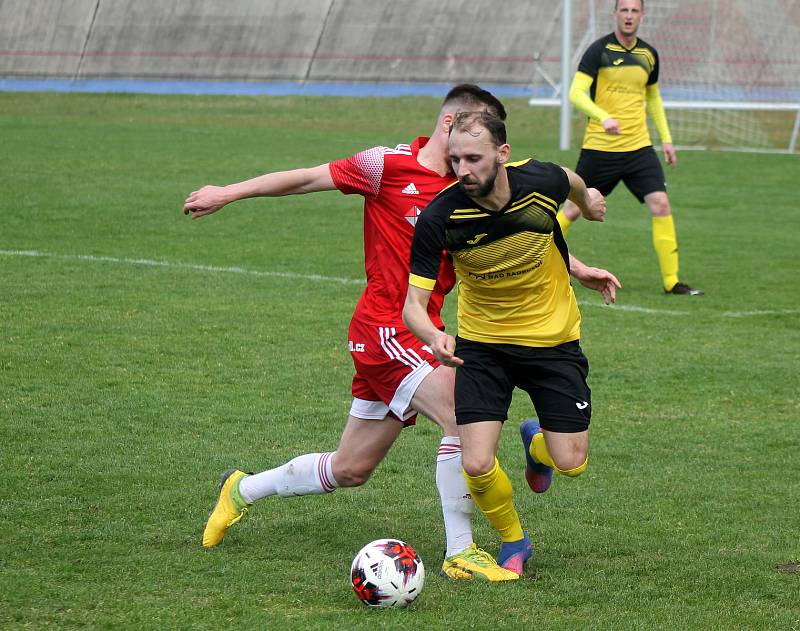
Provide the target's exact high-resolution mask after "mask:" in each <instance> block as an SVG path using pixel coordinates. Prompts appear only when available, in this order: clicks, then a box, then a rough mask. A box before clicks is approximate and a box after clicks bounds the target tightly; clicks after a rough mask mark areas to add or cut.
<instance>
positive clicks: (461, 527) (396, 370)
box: [183, 84, 607, 581]
mask: <svg viewBox="0 0 800 631" xmlns="http://www.w3.org/2000/svg"><path fill="white" fill-rule="evenodd" d="M476 110H484V111H488V112H490V113H492V114H495V115H497V116H499V117H500V118H501V119H505V115H506V114H505V108H504V107H503V105H502V103H501V102H500V101H499V100H498V99H497V98H495V97H494V96H493V95H492V94H490V93H489V92H487V91H485V90H482V89H481V88H479V87H478V86H475V85H471V84H461V85H457V86H455V87H454V88H453V89H452V90H450V92H449V93H448V94H447V96H446V97H445V99H444V101H443V103H442V107H441V109H440V111H439V115H438V117H437V120H436V126H435V128H434V130H433V133H432V134H431V137H430V138H417V139H416V140H414V141H413V142H412V143H411V144H410V145H398V146H397V147H395V148H394V149H390V148H388V147H382V146H379V147H373V148H371V149H367V150H365V151H362V152H359V153H357V154H355V155H354V156H351V157H349V158H345V159H342V160H337V161H334V162H330V163H327V164H322V165H319V166H316V167H312V168H303V169H294V170H291V171H282V172H276V173H267V174H265V175H262V176H259V177H256V178H253V179H251V180H247V181H244V182H239V183H237V184H232V185H229V186H223V187H219V186H204V187H203V188H201V189H200V190H198V191H194V192H192V193H191V194H190V195H189V197H188V198H187V199H186V202H185V204H184V209H183V210H184V213H185V214H190V215H191V216H192V218H193V219H196V218H199V217H203V216H205V215H209V214H211V213H214V212H216V211H218V210H220V209H221V208H222V207H224V206H225V205H227V204H229V203H231V202H234V201H237V200H241V199H246V198H250V197H279V196H284V195H298V194H305V193H314V192H318V191H329V190H339V191H341V192H342V193H344V194H359V195H361V196H363V197H364V263H365V271H366V275H367V286H366V288H365V290H364V292H363V294H362V295H361V298H360V299H359V301H358V304H357V306H356V309H355V312H354V314H353V317H352V319H351V322H350V329H349V335H348V340H349V342H348V346H349V349H350V353H351V356H352V359H353V363H354V365H355V375H354V377H353V383H352V394H353V403H352V406H351V408H350V414H349V416H348V419H347V423H346V425H345V428H344V431H343V432H342V435H341V438H340V441H339V445H338V447H337V449H336V451H334V452H324V453H308V454H303V455H301V456H298V457H296V458H294V459H292V460H290V461H289V462H287V463H285V464H283V465H281V466H279V467H276V468H274V469H270V470H267V471H263V472H261V473H258V474H255V475H252V474H246V473H244V472H243V471H240V470H231V471H227V472H225V473H224V474H223V476H222V480H221V482H220V486H219V497H218V500H217V503H216V505H215V507H214V509H213V511H212V513H211V515H210V516H209V519H208V522H207V523H206V527H205V531H204V532H203V546H204V547H207V548H211V547H214V546H216V545H218V544H219V543H221V542H222V539H223V538H224V536H225V533H226V532H227V529H228V528H229V527H230V526H232V525H233V524H235V523H237V522H238V521H239V520H240V519H242V517H244V515H245V513H246V512H247V510H248V508H249V506H250V505H251V504H252V503H253V502H255V501H256V500H259V499H262V498H265V497H269V496H275V495H277V496H279V497H290V496H297V495H311V494H321V493H330V492H331V491H333V490H334V489H336V488H338V487H352V486H360V485H362V484H364V483H365V482H366V481H367V480H368V479H369V477H370V475H371V474H372V472H373V471H374V470H375V468H376V467H377V466H378V464H379V463H380V462H381V460H383V458H384V457H385V456H386V454H387V453H388V451H389V449H390V448H391V446H392V444H393V443H394V441H395V440H396V439H397V437H398V436H399V434H400V431H401V430H402V428H403V427H404V426H405V425H409V424H413V423H414V421H415V418H416V415H417V413H418V412H420V413H422V414H423V415H424V416H427V417H428V418H430V419H431V420H432V421H434V422H435V423H436V424H437V425H439V426H440V428H441V429H442V435H443V437H442V439H441V443H440V445H439V450H438V454H437V459H436V486H437V488H438V491H439V495H440V498H441V503H442V512H443V515H444V525H445V535H446V552H445V560H444V562H443V564H442V574H443V575H445V576H447V577H449V578H451V579H461V580H471V579H473V578H480V579H484V580H489V581H507V580H515V579H517V578H519V574H517V573H515V572H513V571H509V570H507V569H505V568H501V567H500V566H498V565H497V563H496V561H495V560H494V559H493V558H492V557H491V555H489V554H488V553H486V552H485V551H483V550H481V549H480V548H478V547H477V546H476V545H475V543H474V542H473V539H472V528H471V517H472V513H473V510H474V504H473V502H472V498H471V496H470V493H469V490H468V488H467V485H466V481H465V480H464V477H463V474H462V460H461V443H460V440H459V437H458V428H457V426H456V423H455V414H454V402H453V390H454V383H455V379H454V371H453V369H452V368H451V367H448V366H443V365H440V364H439V362H438V361H437V360H436V358H435V357H434V356H433V354H432V353H431V350H430V348H429V347H427V346H426V345H423V344H422V343H421V342H419V341H418V340H417V339H416V337H415V336H414V335H412V334H411V333H410V332H409V331H408V329H407V328H406V326H405V324H404V323H403V318H402V311H403V304H404V302H405V297H406V292H407V289H408V276H409V260H410V254H411V241H412V238H413V234H414V226H415V224H416V219H417V216H418V215H419V213H420V212H421V211H422V209H423V208H424V207H425V206H426V205H427V204H428V202H430V201H431V200H432V199H433V198H434V197H435V195H436V194H437V193H438V192H439V191H441V190H442V189H443V188H445V187H446V186H448V185H450V184H452V183H453V182H455V181H456V178H455V176H454V175H453V172H452V170H451V167H450V162H449V158H448V134H449V130H450V125H451V123H452V121H453V118H454V117H455V115H456V114H457V113H458V112H462V111H476ZM586 269H588V270H590V272H589V273H590V274H591V273H597V274H601V275H602V274H607V272H605V270H597V269H595V268H586ZM581 282H584V284H585V281H584V280H582V281H581ZM454 283H455V274H454V271H453V269H452V266H451V265H450V264H449V262H448V261H447V259H445V258H444V257H443V258H442V262H441V264H440V268H439V275H438V278H437V281H436V284H435V287H434V289H433V290H432V294H431V298H430V302H429V303H428V314H429V316H430V318H431V321H432V322H434V324H436V326H438V327H441V328H444V324H443V322H442V320H441V317H440V314H439V312H440V310H441V307H442V303H443V301H444V296H445V294H446V293H447V292H448V291H449V290H450V289H451V288H452V287H453V285H454ZM601 285H602V286H604V285H603V283H602V282H601V279H600V277H599V276H598V284H597V286H596V287H595V288H598V289H599V288H600V286H601Z"/></svg>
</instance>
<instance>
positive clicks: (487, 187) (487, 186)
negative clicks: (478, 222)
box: [459, 164, 498, 199]
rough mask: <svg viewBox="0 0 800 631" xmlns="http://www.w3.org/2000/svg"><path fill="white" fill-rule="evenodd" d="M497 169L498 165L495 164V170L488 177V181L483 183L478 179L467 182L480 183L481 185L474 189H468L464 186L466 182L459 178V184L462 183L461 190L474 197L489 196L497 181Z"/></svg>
mask: <svg viewBox="0 0 800 631" xmlns="http://www.w3.org/2000/svg"><path fill="white" fill-rule="evenodd" d="M497 169H498V167H497V165H496V164H495V166H494V171H493V172H492V174H491V175H490V176H489V177H488V178H487V179H486V181H485V182H484V183H483V184H480V183H479V182H477V181H470V182H466V184H479V186H478V187H477V188H474V189H469V190H468V189H466V188H464V184H465V182H463V181H461V180H459V184H461V190H462V191H464V192H465V193H466V194H467V196H468V197H471V198H473V199H477V198H482V197H487V196H488V195H489V193H491V192H492V191H493V190H494V183H495V180H497Z"/></svg>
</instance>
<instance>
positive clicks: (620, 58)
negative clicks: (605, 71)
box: [612, 57, 625, 66]
mask: <svg viewBox="0 0 800 631" xmlns="http://www.w3.org/2000/svg"><path fill="white" fill-rule="evenodd" d="M623 61H625V59H624V58H623V57H619V58H618V59H615V60H614V61H613V62H612V63H613V64H614V65H615V66H619V65H620V64H621V63H622V62H623Z"/></svg>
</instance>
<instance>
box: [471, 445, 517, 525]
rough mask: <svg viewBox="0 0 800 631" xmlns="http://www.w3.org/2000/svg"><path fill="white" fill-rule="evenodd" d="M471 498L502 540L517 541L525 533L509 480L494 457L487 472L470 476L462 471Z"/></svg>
mask: <svg viewBox="0 0 800 631" xmlns="http://www.w3.org/2000/svg"><path fill="white" fill-rule="evenodd" d="M464 478H465V479H466V481H467V488H468V489H469V492H470V493H471V494H472V499H473V500H474V501H475V503H476V504H477V505H478V507H479V508H480V509H481V510H482V511H483V514H484V515H486V519H488V520H489V523H490V524H491V525H492V527H493V528H494V529H495V530H496V531H497V532H499V533H500V538H501V539H502V540H503V541H519V540H520V539H522V538H523V537H524V536H525V534H524V533H523V532H522V524H520V522H519V516H518V515H517V511H516V510H515V508H514V503H513V501H512V493H513V489H512V488H511V480H509V479H508V476H507V475H506V473H505V471H503V470H502V469H501V468H500V463H499V462H498V461H497V458H495V461H494V467H493V468H492V470H491V471H489V473H484V474H483V475H479V476H475V477H472V476H470V475H468V474H467V472H466V471H465V472H464Z"/></svg>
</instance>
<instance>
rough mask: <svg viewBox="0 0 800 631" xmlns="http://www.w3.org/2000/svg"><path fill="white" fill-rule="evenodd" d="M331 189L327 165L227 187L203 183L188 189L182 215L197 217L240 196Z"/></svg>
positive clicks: (331, 180) (331, 181)
mask: <svg viewBox="0 0 800 631" xmlns="http://www.w3.org/2000/svg"><path fill="white" fill-rule="evenodd" d="M335 188H336V186H335V185H334V183H333V178H332V177H331V170H330V167H329V166H328V165H327V164H321V165H319V166H316V167H311V168H308V169H294V170H292V171H277V172H275V173H266V174H264V175H260V176H258V177H254V178H253V179H251V180H245V181H244V182H238V183H236V184H229V185H228V186H204V187H203V188H201V189H200V190H197V191H192V193H190V194H189V197H187V198H186V201H185V202H184V204H183V214H185V215H189V214H191V216H192V219H197V218H198V217H204V216H205V215H210V214H211V213H215V212H217V211H218V210H219V209H220V208H222V207H223V206H225V205H227V204H230V203H231V202H235V201H238V200H240V199H247V198H249V197H282V196H284V195H302V194H304V193H315V192H317V191H331V190H334V189H335Z"/></svg>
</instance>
